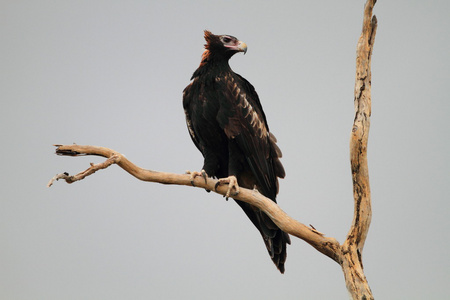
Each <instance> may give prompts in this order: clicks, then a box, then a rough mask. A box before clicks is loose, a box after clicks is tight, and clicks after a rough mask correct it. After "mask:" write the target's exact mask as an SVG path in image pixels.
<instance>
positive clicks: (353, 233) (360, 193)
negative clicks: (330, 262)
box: [342, 0, 377, 299]
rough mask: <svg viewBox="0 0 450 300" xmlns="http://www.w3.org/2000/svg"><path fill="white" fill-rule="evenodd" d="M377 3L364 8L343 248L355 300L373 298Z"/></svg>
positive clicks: (344, 266) (345, 273)
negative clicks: (370, 161)
mask: <svg viewBox="0 0 450 300" xmlns="http://www.w3.org/2000/svg"><path fill="white" fill-rule="evenodd" d="M375 2H376V0H368V1H367V2H366V5H365V7H364V21H363V28H362V33H361V36H360V38H359V41H358V45H357V50H356V79H355V98H354V103H355V119H354V122H353V127H352V132H351V137H350V163H351V170H352V179H353V198H354V202H355V203H354V206H355V207H354V216H353V222H352V225H351V228H350V231H349V233H348V235H347V239H346V241H345V242H344V244H343V245H342V253H343V255H344V259H343V263H342V270H343V271H344V276H345V283H346V285H347V289H348V291H349V293H350V294H351V295H352V297H353V299H373V295H372V292H371V290H370V287H369V284H368V282H367V279H366V277H365V276H364V271H363V264H362V251H363V248H364V242H365V241H366V237H367V233H368V231H369V226H370V221H371V219H372V208H371V199H370V185H369V169H368V165H367V142H368V139H369V128H370V115H371V84H372V82H371V80H372V79H371V69H370V63H371V58H372V51H373V45H374V42H375V33H376V30H377V18H376V17H375V16H373V17H372V11H373V6H374V5H375Z"/></svg>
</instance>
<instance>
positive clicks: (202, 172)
mask: <svg viewBox="0 0 450 300" xmlns="http://www.w3.org/2000/svg"><path fill="white" fill-rule="evenodd" d="M186 174H189V175H191V176H190V179H191V184H192V186H195V184H194V179H195V177H198V176H202V177H203V179H205V183H206V180H207V179H208V174H206V172H205V170H201V171H200V172H195V171H194V172H191V171H189V170H188V171H186Z"/></svg>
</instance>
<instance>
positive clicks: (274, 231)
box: [236, 201, 291, 273]
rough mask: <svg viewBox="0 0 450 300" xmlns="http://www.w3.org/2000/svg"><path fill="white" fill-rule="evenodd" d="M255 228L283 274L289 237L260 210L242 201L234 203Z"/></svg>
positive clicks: (289, 241)
mask: <svg viewBox="0 0 450 300" xmlns="http://www.w3.org/2000/svg"><path fill="white" fill-rule="evenodd" d="M236 202H237V203H238V204H239V206H240V207H241V208H242V209H243V210H244V212H245V213H246V215H247V216H248V217H249V218H250V220H251V221H252V223H253V224H254V225H255V226H256V228H257V229H258V231H259V232H260V233H261V236H262V238H263V240H264V243H265V244H266V248H267V251H268V252H269V255H270V257H271V259H272V261H273V262H274V264H275V266H276V267H277V268H278V270H280V272H281V273H284V264H285V262H286V257H287V251H286V248H287V244H291V239H290V238H289V235H288V234H287V233H286V232H284V231H282V230H281V229H280V228H278V226H277V225H275V223H274V222H273V221H272V220H271V219H270V218H269V217H268V216H267V215H266V214H265V213H263V212H262V211H261V210H260V209H258V208H256V207H254V206H251V205H249V204H247V203H245V202H242V201H236Z"/></svg>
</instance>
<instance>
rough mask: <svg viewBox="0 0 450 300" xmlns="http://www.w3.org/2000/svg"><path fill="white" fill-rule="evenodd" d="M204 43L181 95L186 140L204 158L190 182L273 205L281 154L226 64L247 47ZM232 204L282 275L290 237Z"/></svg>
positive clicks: (254, 211)
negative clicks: (211, 182)
mask: <svg viewBox="0 0 450 300" xmlns="http://www.w3.org/2000/svg"><path fill="white" fill-rule="evenodd" d="M205 40H206V45H205V51H204V52H203V55H202V60H201V63H200V66H199V67H198V69H197V70H196V71H195V72H194V74H193V75H192V78H191V80H192V82H191V83H190V84H189V85H188V86H187V87H186V88H185V89H184V91H183V107H184V112H185V114H186V123H187V127H188V130H189V134H190V135H191V138H192V140H193V141H194V144H195V145H196V146H197V148H198V149H199V150H200V152H201V153H202V154H203V157H204V164H203V169H202V172H201V173H199V172H193V173H191V176H192V178H195V177H196V176H203V177H204V178H205V180H206V177H207V176H210V177H217V178H220V181H219V182H220V183H221V184H224V183H228V184H229V189H228V194H227V196H229V195H230V191H231V190H232V189H236V192H238V189H239V186H241V187H245V188H248V189H254V188H256V189H257V190H258V191H259V192H260V193H261V194H263V195H264V196H266V197H268V198H270V199H272V200H273V201H274V202H276V200H275V199H276V195H277V194H278V178H277V177H280V178H284V176H285V172H284V168H283V165H282V164H281V162H280V160H279V158H280V157H281V151H280V149H279V148H278V146H277V145H276V141H277V140H276V138H275V136H274V135H273V134H272V133H270V132H269V127H268V125H267V121H266V116H265V114H264V112H263V109H262V106H261V103H260V101H259V98H258V94H257V93H256V91H255V88H254V87H253V86H252V85H251V84H250V83H249V82H248V81H247V80H245V79H244V78H243V77H242V76H240V75H238V74H236V73H234V72H233V71H232V70H231V68H230V66H229V64H228V60H229V59H230V58H231V57H232V56H233V55H234V54H236V53H238V52H244V54H245V53H246V51H247V45H246V44H245V43H243V42H241V41H239V40H238V39H236V38H235V37H234V36H231V35H214V34H212V33H211V32H209V31H207V30H205ZM236 179H237V182H236ZM236 202H237V203H238V204H239V205H240V206H241V208H242V209H243V210H244V211H245V213H246V214H247V216H248V217H249V218H250V220H251V221H252V222H253V224H254V225H255V226H256V228H258V230H259V232H260V233H261V235H262V237H263V239H264V243H265V244H266V247H267V250H268V252H269V254H270V256H271V258H272V260H273V262H274V263H275V265H276V266H277V268H278V269H279V270H280V272H281V273H284V263H285V261H286V243H288V244H290V239H289V235H288V234H286V233H285V232H283V231H281V230H280V229H279V228H278V227H277V226H276V225H275V224H274V223H273V221H272V220H271V219H270V218H269V217H268V216H267V215H266V214H265V213H263V212H262V211H261V210H259V209H258V208H256V207H254V206H251V205H249V204H247V203H245V202H242V201H238V200H237V201H236Z"/></svg>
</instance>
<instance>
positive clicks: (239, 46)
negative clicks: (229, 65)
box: [237, 41, 247, 54]
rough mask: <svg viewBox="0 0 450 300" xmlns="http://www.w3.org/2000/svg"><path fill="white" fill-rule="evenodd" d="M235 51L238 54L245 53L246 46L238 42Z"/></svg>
mask: <svg viewBox="0 0 450 300" xmlns="http://www.w3.org/2000/svg"><path fill="white" fill-rule="evenodd" d="M237 49H238V51H239V52H244V54H245V53H247V44H246V43H244V42H241V41H239V44H238V45H237Z"/></svg>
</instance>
